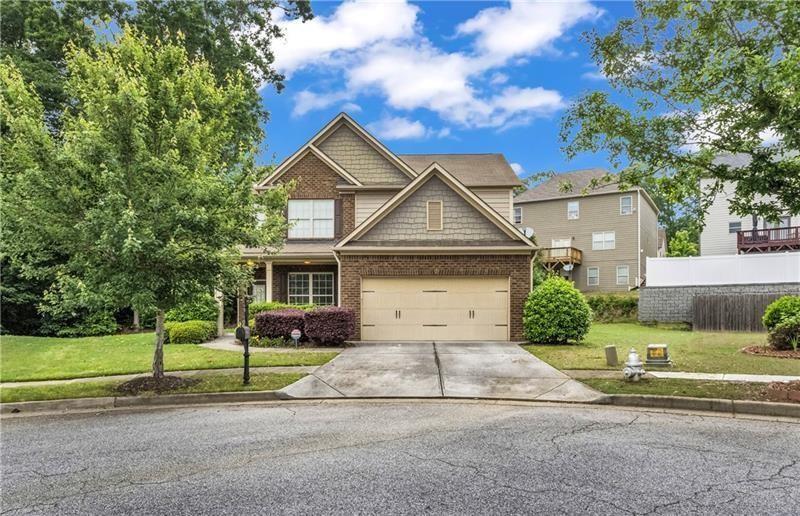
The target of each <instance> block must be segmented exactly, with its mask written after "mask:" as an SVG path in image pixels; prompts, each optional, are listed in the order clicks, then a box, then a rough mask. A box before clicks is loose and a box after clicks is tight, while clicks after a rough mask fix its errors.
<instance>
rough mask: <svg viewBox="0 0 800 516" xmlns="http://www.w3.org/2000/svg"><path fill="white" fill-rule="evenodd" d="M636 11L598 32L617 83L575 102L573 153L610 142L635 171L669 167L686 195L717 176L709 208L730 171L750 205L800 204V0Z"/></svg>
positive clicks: (597, 54) (766, 213) (676, 187)
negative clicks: (604, 33) (630, 17)
mask: <svg viewBox="0 0 800 516" xmlns="http://www.w3.org/2000/svg"><path fill="white" fill-rule="evenodd" d="M636 11H637V16H636V17H635V18H633V19H625V20H621V21H620V22H618V24H617V25H616V27H615V28H614V29H613V30H612V31H611V32H610V33H609V34H606V35H599V34H597V33H596V32H595V33H590V34H588V39H589V41H590V43H591V46H592V55H593V58H594V60H595V62H596V64H597V66H598V67H599V69H600V70H601V71H602V73H603V74H604V75H605V77H606V78H607V80H608V83H609V85H610V87H611V88H612V89H613V90H615V94H614V95H612V94H610V93H607V92H602V91H597V92H591V93H588V94H587V95H585V96H583V97H582V98H580V99H579V100H578V101H577V102H576V103H575V104H574V105H573V106H572V107H571V108H570V109H569V111H568V113H567V115H566V116H565V118H564V123H563V129H562V137H563V139H564V141H565V142H566V146H565V151H566V153H567V155H568V156H570V157H572V156H575V155H576V154H578V153H581V152H599V151H606V152H607V153H608V154H609V156H610V158H611V161H612V162H613V163H614V165H615V166H616V167H621V166H623V165H627V166H626V167H625V168H624V170H623V171H622V174H621V178H622V181H623V182H627V183H632V184H645V183H646V182H647V179H648V178H652V177H663V178H667V179H666V181H667V182H668V183H672V186H671V187H670V188H668V189H666V191H667V192H668V193H669V194H670V195H673V196H675V198H674V199H673V200H678V201H680V200H681V199H680V197H679V196H681V195H686V192H687V191H690V190H692V189H696V188H697V183H698V181H699V179H700V178H708V179H711V180H712V181H711V186H710V188H709V189H708V190H706V191H704V192H702V196H701V198H700V207H701V210H700V213H701V214H702V211H703V210H702V208H704V207H705V206H706V205H707V204H708V202H709V201H710V200H711V198H712V197H713V196H714V195H716V194H717V193H718V192H719V190H720V189H721V188H722V186H723V182H724V181H735V182H736V188H735V192H734V199H733V201H732V203H731V208H732V210H733V211H734V212H736V213H738V214H740V215H749V214H752V215H757V216H761V217H765V218H768V219H774V218H776V217H777V216H778V215H779V214H780V211H781V210H782V209H783V208H786V209H788V210H790V211H791V212H793V213H800V157H799V156H798V152H797V151H798V150H800V4H798V3H797V2H791V1H776V2H761V1H744V0H720V1H716V2H701V1H692V0H666V1H659V2H649V1H638V2H636ZM721 156H735V158H734V159H720V157H721ZM764 196H772V197H766V198H765V197H764Z"/></svg>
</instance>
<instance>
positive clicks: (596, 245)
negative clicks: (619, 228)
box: [592, 231, 617, 251]
mask: <svg viewBox="0 0 800 516" xmlns="http://www.w3.org/2000/svg"><path fill="white" fill-rule="evenodd" d="M616 238H617V234H616V233H615V232H614V231H600V232H598V233H592V250H593V251H605V250H608V249H615V248H616V247H617V241H616Z"/></svg>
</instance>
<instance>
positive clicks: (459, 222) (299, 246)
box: [243, 113, 535, 340]
mask: <svg viewBox="0 0 800 516" xmlns="http://www.w3.org/2000/svg"><path fill="white" fill-rule="evenodd" d="M287 181H295V183H296V186H295V188H294V190H293V191H292V193H291V195H290V200H289V205H288V209H287V216H288V218H289V222H290V229H289V230H288V235H287V239H286V243H285V245H284V246H283V248H282V249H281V250H280V251H279V252H278V253H277V254H274V255H270V254H265V253H264V252H263V251H262V250H259V249H244V250H243V256H244V257H245V258H246V259H248V260H249V261H252V262H254V263H256V282H255V285H254V287H253V291H252V294H253V296H254V298H256V299H264V300H271V301H283V302H288V303H296V304H305V303H313V304H315V305H341V306H344V307H347V308H351V309H353V310H354V311H355V313H356V317H357V328H356V332H357V333H356V336H355V338H356V339H362V340H522V339H523V333H522V306H523V303H524V301H525V298H526V296H527V294H528V292H529V290H530V262H531V257H532V255H533V253H534V252H535V246H534V245H533V243H532V242H531V241H529V240H528V239H527V238H525V237H524V236H523V235H522V234H521V233H520V232H519V231H518V230H517V229H516V228H515V227H514V226H513V224H512V223H511V221H510V219H509V217H510V216H511V213H512V190H513V188H514V187H516V186H519V185H520V184H521V183H520V181H519V179H518V178H517V177H516V175H515V174H514V172H513V170H512V169H511V167H510V166H509V165H508V163H507V162H506V160H505V159H504V158H503V156H501V155H499V154H478V155H451V154H435V155H420V154H415V155H407V156H405V155H400V156H398V155H396V154H394V153H392V152H391V151H390V150H389V149H388V148H386V146H384V145H383V144H382V143H381V142H379V141H378V140H376V139H375V138H374V137H373V136H371V135H370V134H369V133H367V132H366V131H365V130H364V129H363V128H362V127H361V126H359V125H358V124H357V123H356V122H355V121H353V119H351V118H350V117H349V116H347V115H346V114H344V113H343V114H340V115H339V116H337V117H336V118H335V119H334V120H332V121H331V122H330V123H329V124H327V125H326V126H325V127H324V128H323V129H322V130H321V131H320V132H319V133H317V134H316V135H314V136H313V137H312V138H311V140H310V141H309V142H308V143H306V144H305V145H303V146H302V147H301V148H300V149H298V150H297V151H296V152H295V153H294V154H292V155H291V156H290V157H288V158H287V159H286V160H285V161H284V162H283V163H281V164H280V165H279V166H278V167H277V168H276V169H275V170H274V171H273V173H272V174H271V175H270V176H269V177H267V178H266V179H265V180H264V181H263V182H261V183H260V184H258V185H257V186H256V188H257V189H260V190H264V189H268V188H271V187H273V186H275V185H278V184H282V183H285V182H287Z"/></svg>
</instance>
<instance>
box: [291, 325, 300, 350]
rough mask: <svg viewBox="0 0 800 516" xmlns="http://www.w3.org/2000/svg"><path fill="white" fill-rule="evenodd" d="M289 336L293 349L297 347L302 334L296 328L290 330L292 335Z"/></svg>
mask: <svg viewBox="0 0 800 516" xmlns="http://www.w3.org/2000/svg"><path fill="white" fill-rule="evenodd" d="M290 335H291V336H292V339H294V347H297V346H298V341H299V340H300V337H302V335H303V333H302V332H301V331H300V330H298V329H297V328H295V329H294V330H292V333H290Z"/></svg>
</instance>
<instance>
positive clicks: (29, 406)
mask: <svg viewBox="0 0 800 516" xmlns="http://www.w3.org/2000/svg"><path fill="white" fill-rule="evenodd" d="M319 399H322V398H317V400H319ZM326 399H327V398H326ZM336 399H337V400H351V401H356V400H359V399H360V400H363V401H380V400H391V399H398V400H413V399H425V400H482V401H487V402H499V401H513V402H531V403H537V404H538V403H558V404H564V403H565V401H564V400H562V401H554V402H550V401H546V400H523V399H504V398H474V397H468V398H336ZM259 401H287V402H292V401H307V400H305V399H298V398H288V397H286V396H285V395H283V394H282V393H279V391H245V392H214V393H199V394H165V395H159V396H120V397H106V398H76V399H68V400H50V401H22V402H18V403H0V415H4V416H7V415H12V416H13V415H25V414H36V413H47V412H50V413H66V412H70V411H94V410H97V411H101V410H111V409H117V408H135V407H159V406H193V405H211V404H218V403H248V402H259ZM586 404H587V403H585V402H580V403H575V405H586ZM588 405H614V406H619V407H639V408H661V409H673V410H692V411H701V412H721V413H726V414H730V415H734V416H735V415H738V414H750V415H758V416H772V417H789V418H798V419H800V404H796V403H774V402H763V401H745V400H726V399H715V398H683V397H678V396H655V395H646V394H642V395H640V394H606V395H604V396H603V397H602V398H601V399H599V400H597V401H594V402H589V403H588Z"/></svg>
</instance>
